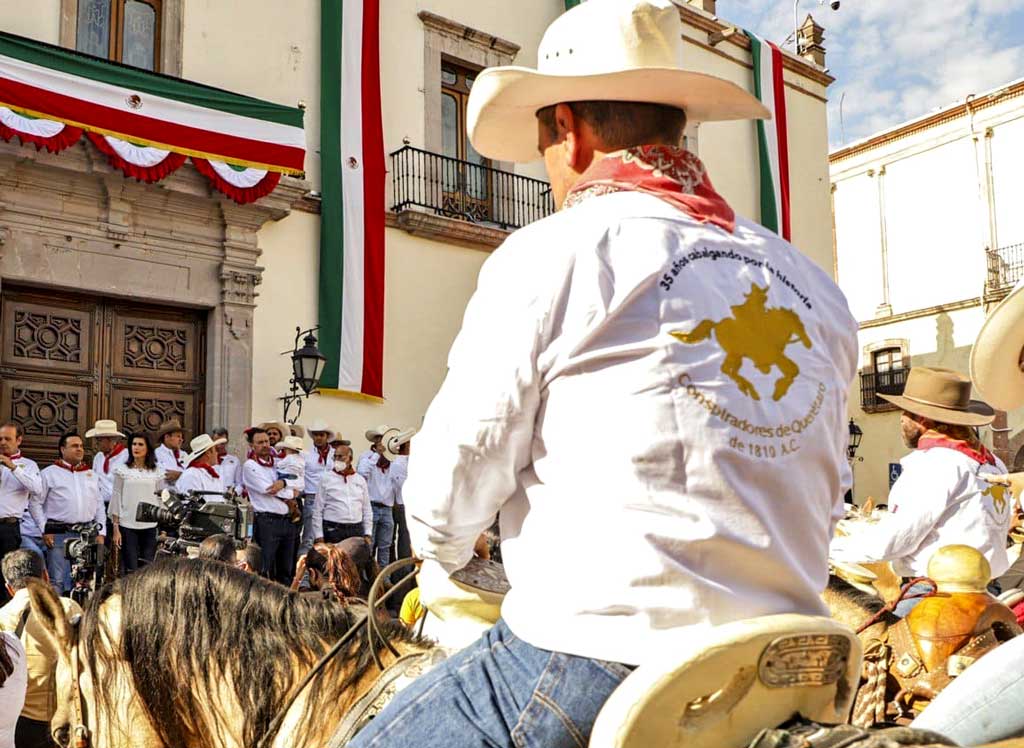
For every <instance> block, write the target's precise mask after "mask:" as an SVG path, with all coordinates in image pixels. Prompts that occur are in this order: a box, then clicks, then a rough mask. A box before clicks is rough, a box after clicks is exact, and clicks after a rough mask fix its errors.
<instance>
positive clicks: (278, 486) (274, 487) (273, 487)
mask: <svg viewBox="0 0 1024 748" xmlns="http://www.w3.org/2000/svg"><path fill="white" fill-rule="evenodd" d="M285 485H287V484H286V483H285V482H284V481H283V480H276V481H274V482H273V483H271V484H270V488H268V489H267V493H277V492H278V491H283V490H284V487H285Z"/></svg>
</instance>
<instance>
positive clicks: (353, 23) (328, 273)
mask: <svg viewBox="0 0 1024 748" xmlns="http://www.w3.org/2000/svg"><path fill="white" fill-rule="evenodd" d="M320 9H321V19H320V28H321V45H320V59H321V71H320V73H321V75H320V80H321V90H320V117H321V120H320V140H321V146H320V168H321V177H322V179H321V182H322V184H321V195H322V202H321V214H320V301H319V322H320V350H321V351H322V352H323V353H324V355H326V356H327V365H326V367H325V370H324V373H323V376H322V377H321V380H320V385H321V392H324V391H327V392H331V391H335V392H340V393H347V394H350V395H357V396H360V397H364V398H369V399H380V398H383V396H384V207H385V205H384V178H385V174H386V170H385V163H384V135H383V129H382V126H381V103H380V0H344V2H341V3H339V2H338V0H321V5H320Z"/></svg>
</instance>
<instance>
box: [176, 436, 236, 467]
mask: <svg viewBox="0 0 1024 748" xmlns="http://www.w3.org/2000/svg"><path fill="white" fill-rule="evenodd" d="M225 442H227V439H214V438H212V437H211V436H210V435H209V434H200V435H199V436H197V437H196V438H195V439H193V440H192V441H191V442H189V445H188V448H189V450H190V451H189V454H188V456H187V457H186V458H185V460H184V463H183V464H184V466H185V467H188V466H189V465H191V464H192V463H193V462H195V461H196V460H198V459H199V458H200V457H202V456H203V455H204V454H206V453H207V452H209V451H210V450H211V449H213V448H214V447H216V446H217V445H218V444H224V443H225Z"/></svg>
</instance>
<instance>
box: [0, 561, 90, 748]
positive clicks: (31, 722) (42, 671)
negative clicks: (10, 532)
mask: <svg viewBox="0 0 1024 748" xmlns="http://www.w3.org/2000/svg"><path fill="white" fill-rule="evenodd" d="M2 566H3V573H4V578H5V579H6V580H7V592H8V593H9V594H10V595H12V596H13V597H12V598H11V601H10V602H9V603H7V604H6V605H4V606H3V607H2V608H0V629H2V630H4V631H10V632H15V633H17V634H18V637H19V638H20V639H21V643H22V644H23V645H24V646H25V654H26V658H25V659H26V663H27V664H28V689H27V690H26V692H25V705H24V707H22V710H21V716H20V717H19V718H18V726H17V728H16V730H15V735H14V745H15V746H16V748H42V747H43V746H52V745H53V742H52V741H51V739H50V720H51V719H52V718H53V712H54V701H53V691H54V687H55V683H54V672H55V670H56V667H57V656H58V652H57V649H56V648H55V646H54V644H53V640H52V639H51V637H50V636H49V635H48V634H47V633H46V630H45V629H44V628H43V625H42V624H41V623H40V622H39V621H37V620H36V619H35V617H34V616H33V615H32V613H31V608H30V606H29V599H28V590H27V589H26V585H27V581H28V580H29V579H41V580H43V581H44V582H46V581H49V577H48V576H47V574H46V568H45V567H44V566H43V559H42V557H41V556H40V555H39V554H38V553H36V552H34V551H30V550H28V549H24V548H23V549H20V550H17V551H14V552H13V553H10V554H8V555H7V556H5V557H4V560H3V564H2ZM60 603H61V605H62V606H63V607H64V614H65V616H66V617H67V618H68V620H71V618H73V617H74V616H76V615H81V613H82V608H81V607H80V606H79V605H78V603H76V602H75V601H74V600H70V599H68V598H66V597H62V598H61V600H60Z"/></svg>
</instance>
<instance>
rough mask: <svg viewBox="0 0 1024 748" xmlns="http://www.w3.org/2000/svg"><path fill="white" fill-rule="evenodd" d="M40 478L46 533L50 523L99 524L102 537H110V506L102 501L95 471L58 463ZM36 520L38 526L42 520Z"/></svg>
mask: <svg viewBox="0 0 1024 748" xmlns="http://www.w3.org/2000/svg"><path fill="white" fill-rule="evenodd" d="M40 475H41V476H42V479H43V490H42V510H43V516H42V519H43V522H42V527H43V531H44V532H45V530H46V523H47V522H64V523H67V524H78V523H81V522H96V523H97V524H99V525H100V527H101V528H102V529H101V530H100V535H106V534H107V532H106V527H107V521H106V506H104V504H103V501H102V500H101V499H100V484H99V479H98V478H97V476H96V471H95V470H79V471H72V470H69V469H67V468H65V467H63V466H62V465H59V464H58V465H50V466H49V467H48V468H44V469H43V471H42V473H40ZM33 516H35V515H34V514H33ZM35 519H36V522H37V523H38V522H39V520H40V519H41V518H40V517H38V516H36V517H35Z"/></svg>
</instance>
